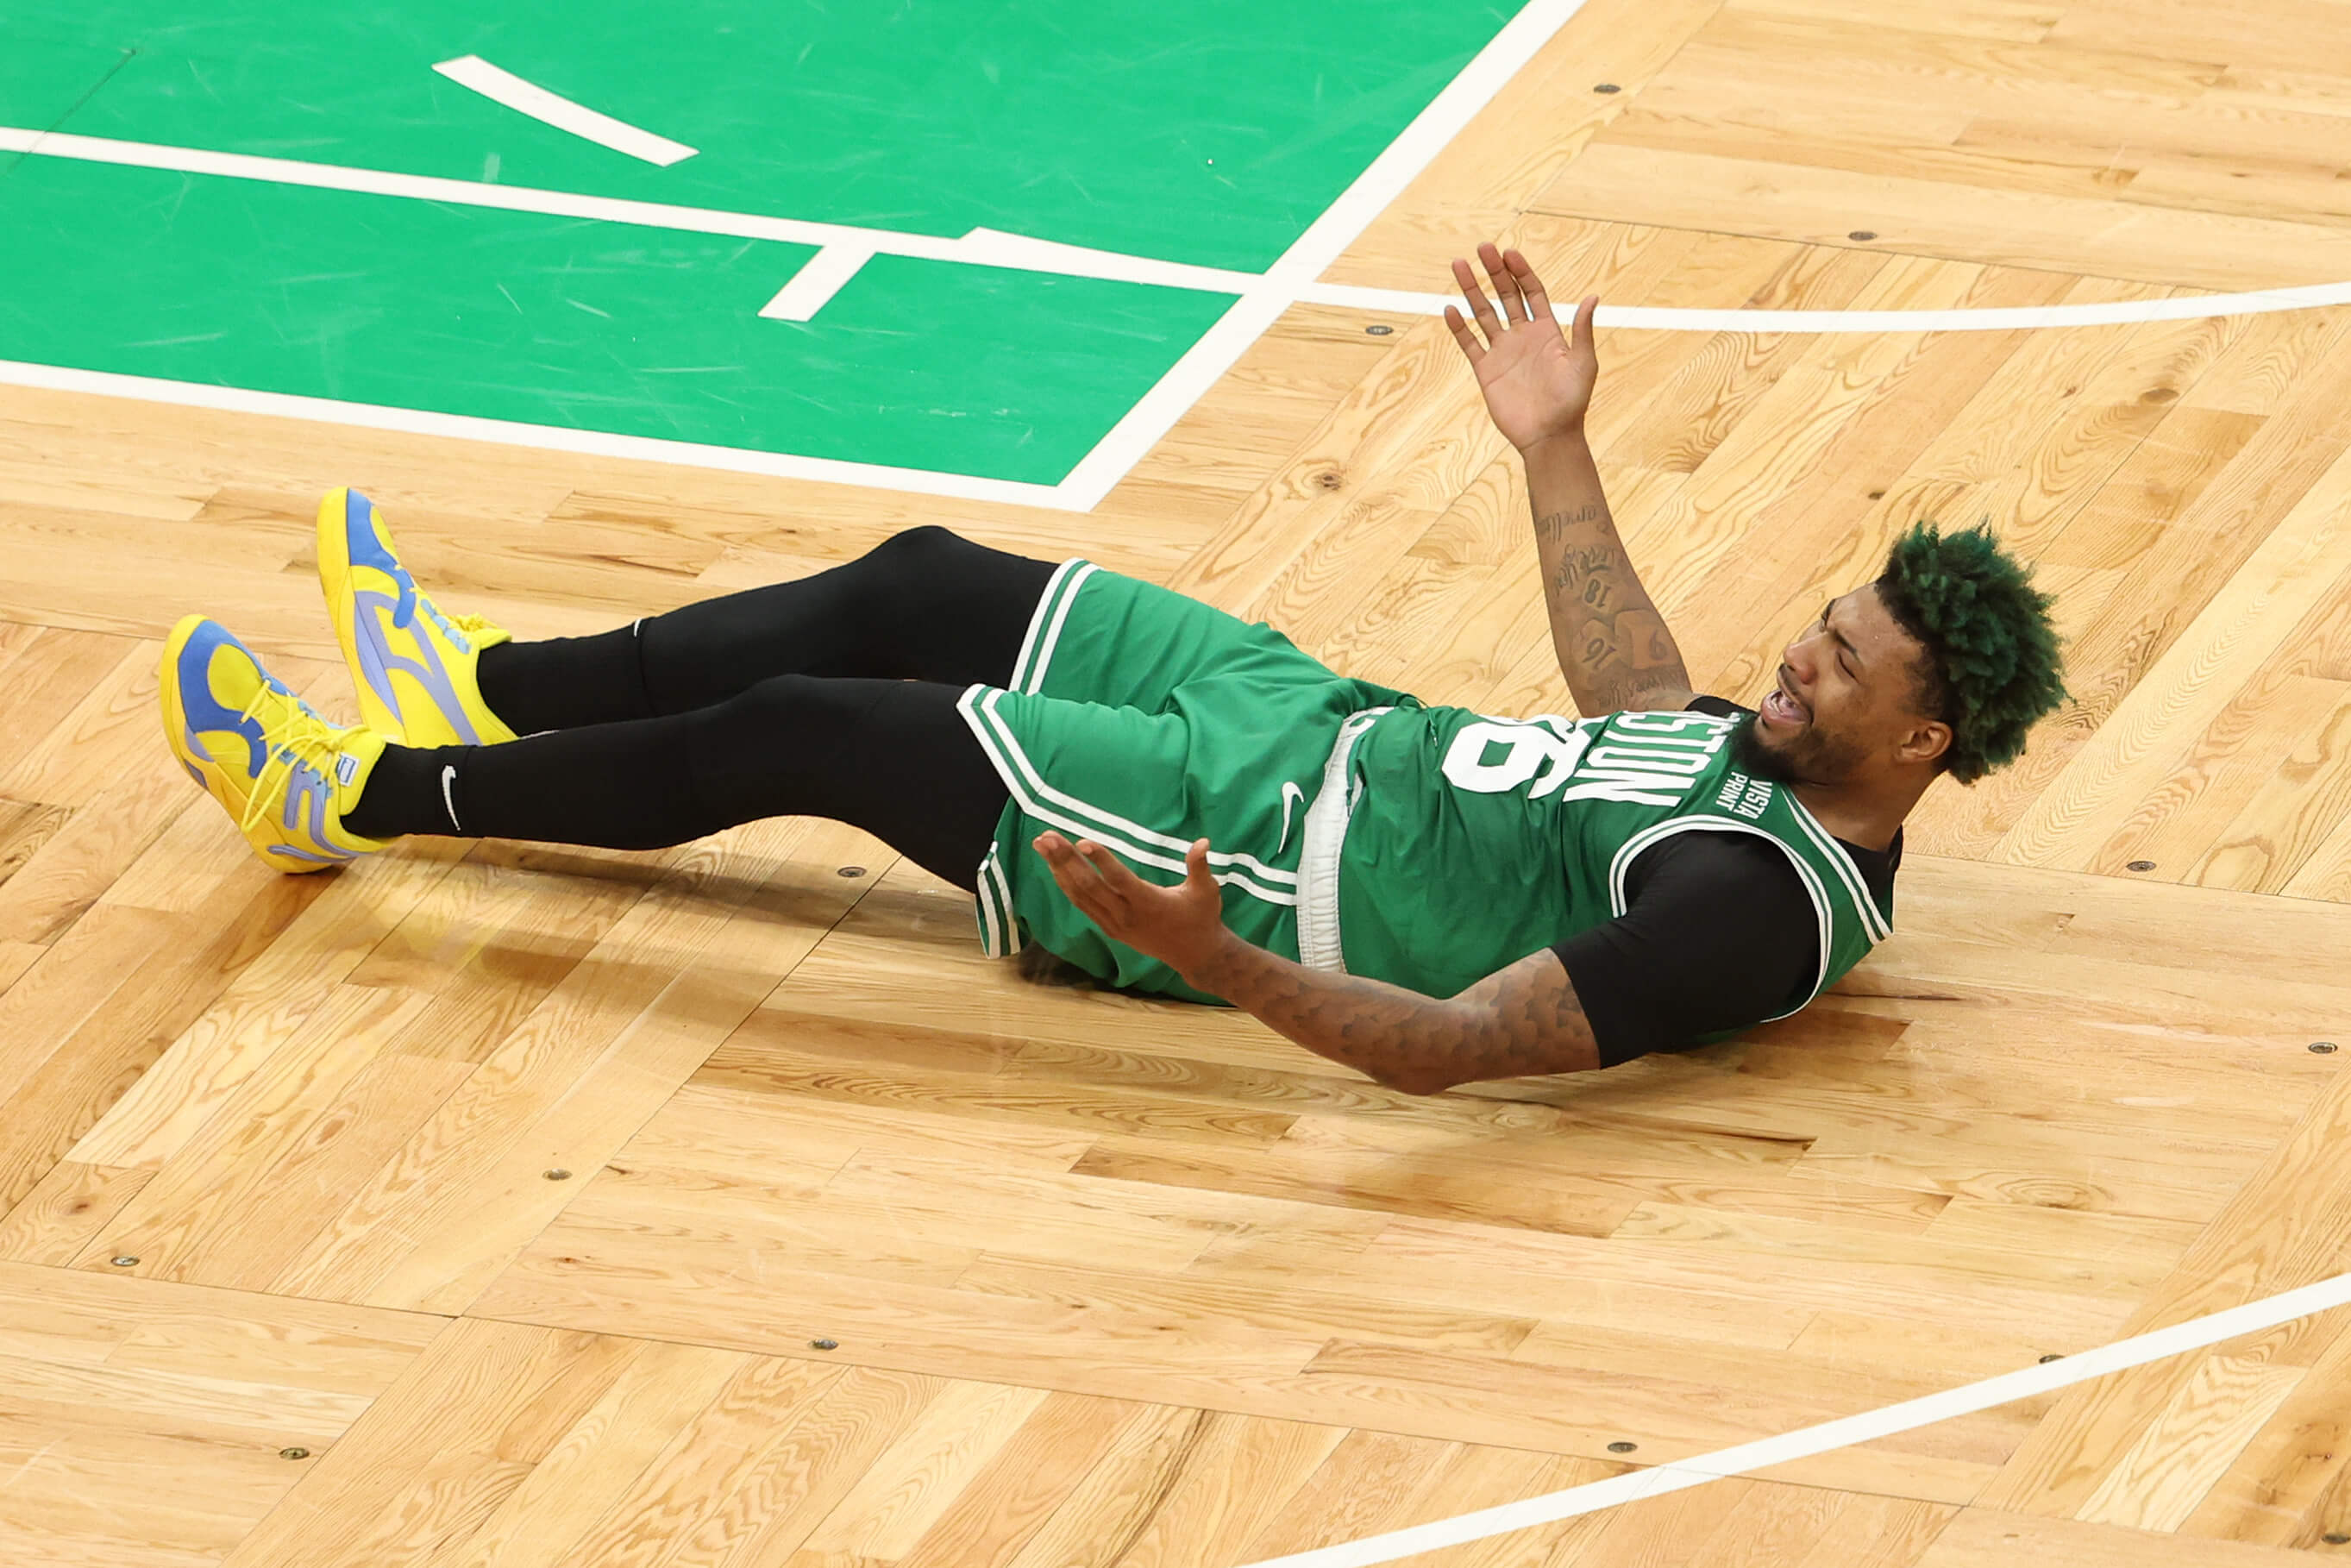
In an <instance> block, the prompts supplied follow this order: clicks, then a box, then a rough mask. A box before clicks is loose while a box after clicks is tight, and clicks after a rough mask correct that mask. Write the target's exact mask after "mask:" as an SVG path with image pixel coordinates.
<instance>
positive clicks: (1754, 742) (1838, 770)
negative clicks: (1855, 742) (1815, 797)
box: [1730, 713, 1861, 784]
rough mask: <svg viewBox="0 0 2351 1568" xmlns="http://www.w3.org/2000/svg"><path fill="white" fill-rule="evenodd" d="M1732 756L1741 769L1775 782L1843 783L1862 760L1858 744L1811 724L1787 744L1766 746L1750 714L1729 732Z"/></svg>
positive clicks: (1753, 775) (1754, 718)
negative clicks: (1834, 737) (1841, 741)
mask: <svg viewBox="0 0 2351 1568" xmlns="http://www.w3.org/2000/svg"><path fill="white" fill-rule="evenodd" d="M1730 759H1731V761H1732V763H1733V764H1735V765H1736V766H1737V767H1738V768H1739V770H1740V772H1742V773H1745V774H1747V775H1748V776H1749V777H1750V778H1754V779H1770V780H1771V782H1772V783H1774V784H1838V783H1842V782H1844V779H1845V777H1846V775H1848V774H1850V773H1851V772H1852V771H1853V770H1854V768H1855V765H1856V764H1857V763H1858V762H1859V761H1860V760H1861V759H1860V757H1859V756H1858V755H1857V752H1856V748H1855V747H1851V746H1846V745H1841V744H1839V743H1838V742H1836V741H1834V740H1832V739H1831V738H1830V737H1827V736H1825V735H1823V734H1822V733H1821V732H1820V729H1819V728H1818V727H1816V726H1814V725H1811V724H1807V725H1805V726H1804V727H1803V728H1802V729H1800V730H1798V731H1797V732H1796V734H1795V735H1794V736H1792V737H1790V738H1789V739H1788V740H1787V741H1786V742H1785V743H1784V744H1782V745H1780V746H1767V745H1765V744H1764V741H1763V736H1762V732H1761V730H1760V729H1759V728H1758V727H1757V716H1756V715H1754V714H1751V713H1750V714H1749V715H1748V716H1746V717H1745V718H1743V719H1740V721H1739V727H1738V728H1737V729H1734V730H1732V731H1731V732H1730Z"/></svg>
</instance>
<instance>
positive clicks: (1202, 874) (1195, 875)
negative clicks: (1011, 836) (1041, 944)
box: [1036, 832, 1225, 976]
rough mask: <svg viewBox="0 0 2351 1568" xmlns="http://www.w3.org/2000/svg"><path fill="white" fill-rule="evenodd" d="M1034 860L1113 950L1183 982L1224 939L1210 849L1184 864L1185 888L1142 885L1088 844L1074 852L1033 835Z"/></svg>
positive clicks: (1200, 849)
mask: <svg viewBox="0 0 2351 1568" xmlns="http://www.w3.org/2000/svg"><path fill="white" fill-rule="evenodd" d="M1036 849H1037V852H1038V853H1039V854H1040V855H1042V856H1044V857H1045V863H1046V864H1047V865H1049V866H1050V867H1051V868H1052V870H1053V880H1054V881H1055V882H1057V883H1060V884H1061V891H1062V892H1063V893H1065V894H1068V895H1069V899H1070V902H1071V904H1076V905H1077V906H1078V908H1079V910H1080V911H1081V913H1082V914H1083V915H1085V916H1086V918H1087V919H1089V920H1091V921H1092V922H1093V923H1094V924H1095V925H1097V926H1099V927H1100V928H1101V929H1102V935H1103V936H1107V937H1109V938H1110V939H1111V940H1113V941H1114V942H1123V943H1125V944H1126V945H1127V946H1130V947H1132V948H1134V950H1135V951H1136V952H1138V953H1141V954H1143V955H1144V956H1146V957H1151V958H1156V959H1158V960H1159V961H1160V962H1161V963H1163V964H1165V965H1166V966H1167V967H1169V968H1172V969H1174V970H1175V972H1176V973H1177V974H1179V975H1187V976H1188V975H1189V974H1191V973H1192V971H1193V969H1194V968H1195V967H1196V966H1197V965H1198V964H1199V962H1200V961H1201V960H1202V959H1203V958H1205V957H1207V955H1208V953H1209V951H1210V950H1211V949H1212V948H1213V947H1215V946H1216V944H1217V939H1218V938H1219V937H1221V936H1223V935H1224V932H1225V911H1224V899H1223V895H1222V894H1219V893H1218V892H1217V879H1216V878H1215V877H1214V876H1213V875H1211V874H1210V873H1209V871H1208V841H1207V840H1206V839H1199V840H1196V841H1194V843H1193V844H1192V847H1191V850H1190V852H1187V853H1186V855H1185V856H1184V872H1185V874H1184V880H1183V881H1182V882H1179V883H1176V884H1175V886H1173V887H1164V886H1161V885H1160V884H1159V883H1150V882H1145V881H1144V880H1143V879H1142V878H1141V877H1139V876H1137V875H1135V874H1134V873H1133V872H1132V871H1129V870H1128V869H1127V868H1126V865H1125V863H1124V862H1122V861H1121V860H1120V859H1119V858H1118V857H1117V856H1116V855H1114V854H1113V853H1111V852H1110V851H1108V850H1106V849H1104V848H1102V845H1100V844H1098V843H1095V842H1094V841H1092V840H1091V839H1080V840H1079V841H1077V842H1076V843H1074V844H1072V843H1071V842H1070V841H1069V840H1067V839H1065V838H1063V837H1062V836H1061V834H1059V833H1054V832H1045V833H1040V834H1038V835H1037V840H1036Z"/></svg>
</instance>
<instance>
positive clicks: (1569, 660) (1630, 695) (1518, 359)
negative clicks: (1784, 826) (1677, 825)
mask: <svg viewBox="0 0 2351 1568" xmlns="http://www.w3.org/2000/svg"><path fill="white" fill-rule="evenodd" d="M1478 257H1479V261H1481V262H1482V263H1484V265H1485V268H1486V277H1487V281H1488V282H1489V284H1490V285H1491V286H1492V287H1493V290H1494V293H1495V295H1496V296H1497V297H1498V298H1499V300H1500V308H1499V310H1498V309H1497V308H1496V306H1495V302H1494V300H1491V299H1489V298H1487V297H1486V290H1485V288H1484V287H1480V286H1479V282H1478V277H1477V275H1476V274H1475V273H1473V272H1472V271H1471V270H1470V268H1469V264H1468V262H1467V261H1456V262H1455V263H1454V264H1453V279H1454V281H1455V282H1456V283H1458V284H1459V285H1460V287H1461V297H1462V298H1463V299H1465V300H1467V301H1468V305H1469V311H1470V315H1471V317H1473V318H1475V319H1476V321H1477V324H1478V325H1477V329H1476V330H1472V329H1471V328H1470V325H1469V322H1468V320H1466V319H1463V317H1462V315H1461V312H1460V311H1459V310H1458V309H1455V308H1452V307H1450V306H1448V307H1447V308H1446V312H1445V321H1446V325H1447V327H1449V328H1450V329H1452V332H1453V339H1454V341H1456V342H1457V343H1458V344H1460V345H1461V352H1462V355H1463V357H1464V358H1466V359H1468V361H1469V365H1470V368H1471V369H1472V370H1473V371H1476V372H1477V376H1478V388H1479V392H1482V393H1483V394H1484V396H1485V399H1486V411H1487V413H1489V414H1491V415H1492V416H1493V420H1494V424H1495V427H1496V428H1497V429H1499V430H1500V431H1501V433H1502V434H1504V435H1506V436H1508V437H1510V444H1512V445H1513V446H1516V447H1517V448H1518V449H1519V455H1520V458H1521V459H1523V460H1524V461H1525V463H1526V465H1527V496H1528V498H1529V500H1530V501H1531V503H1532V506H1533V508H1534V517H1535V549H1536V551H1537V553H1538V555H1539V556H1540V558H1541V562H1542V583H1543V594H1544V596H1545V601H1546V603H1547V605H1548V607H1549V609H1550V612H1551V636H1552V646H1553V648H1555V649H1556V650H1557V652H1558V653H1559V667H1560V669H1561V670H1562V672H1563V673H1564V674H1566V676H1567V686H1568V690H1569V691H1571V692H1573V693H1574V694H1575V706H1576V707H1577V709H1578V710H1579V711H1581V712H1583V713H1585V714H1603V713H1614V712H1616V711H1618V710H1619V709H1623V708H1665V707H1680V706H1683V705H1684V704H1685V703H1687V702H1688V701H1689V697H1690V684H1689V672H1688V671H1687V669H1685V668H1684V667H1683V664H1682V655H1681V650H1680V649H1679V648H1677V647H1676V646H1675V645H1674V639H1673V634H1672V633H1671V632H1668V631H1667V630H1666V622H1665V619H1664V617H1662V616H1660V615H1659V614H1658V613H1657V607H1656V604H1655V603H1653V602H1652V601H1650V599H1649V595H1648V591H1646V589H1644V588H1643V587H1642V586H1641V580H1640V578H1639V577H1638V576H1636V575H1635V573H1634V570H1633V563H1632V562H1631V561H1630V560H1628V559H1625V544H1624V541H1623V540H1622V539H1620V538H1617V537H1616V524H1615V521H1614V519H1613V518H1611V517H1609V515H1608V498H1607V497H1605V496H1604V495H1602V494H1601V490H1600V470H1599V468H1598V466H1597V465H1594V464H1593V460H1592V447H1591V445H1590V444H1589V443H1588V442H1586V441H1585V439H1584V435H1583V416H1584V413H1585V411H1586V410H1587V409H1589V408H1590V407H1591V404H1592V388H1593V383H1594V382H1596V381H1597V380H1598V379H1599V375H1600V356H1599V352H1598V350H1596V348H1595V347H1594V346H1593V332H1592V318H1593V310H1594V309H1595V308H1597V307H1598V305H1599V303H1600V302H1599V300H1598V299H1596V298H1589V299H1586V300H1584V301H1583V304H1582V305H1581V306H1579V307H1577V308H1576V312H1575V325H1574V331H1573V338H1572V339H1571V337H1570V336H1569V335H1568V334H1565V333H1562V332H1561V330H1560V329H1559V321H1558V319H1557V317H1556V316H1554V315H1553V314H1552V304H1551V298H1550V296H1549V295H1548V294H1546V293H1545V292H1544V291H1543V285H1542V279H1541V278H1540V277H1536V276H1535V272H1534V268H1533V267H1530V266H1529V265H1528V264H1527V258H1526V257H1525V256H1521V255H1520V254H1519V253H1518V252H1517V251H1515V250H1513V251H1510V252H1507V253H1505V252H1501V251H1498V250H1496V249H1495V248H1494V247H1493V246H1490V245H1489V246H1479V249H1478ZM1480 334H1482V337H1481V335H1480Z"/></svg>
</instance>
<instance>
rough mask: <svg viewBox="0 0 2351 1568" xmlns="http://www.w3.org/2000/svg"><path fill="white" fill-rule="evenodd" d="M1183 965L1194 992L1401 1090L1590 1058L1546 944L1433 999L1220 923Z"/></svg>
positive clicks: (1586, 1035)
mask: <svg viewBox="0 0 2351 1568" xmlns="http://www.w3.org/2000/svg"><path fill="white" fill-rule="evenodd" d="M1195 968H1196V971H1197V972H1196V973H1186V975H1185V977H1184V978H1185V981H1186V983H1187V984H1189V985H1191V986H1193V987H1194V988H1196V989H1199V990H1203V991H1206V992H1207V993H1208V994H1209V995H1210V996H1212V997H1222V998H1225V1000H1227V1001H1228V1002H1230V1003H1232V1004H1233V1006H1235V1007H1237V1008H1238V1009H1241V1010H1242V1011H1243V1012H1246V1013H1250V1014H1253V1015H1254V1016H1255V1017H1257V1018H1258V1019H1260V1020H1262V1021H1263V1022H1265V1023H1266V1024H1267V1025H1269V1026H1270V1027H1271V1028H1273V1029H1275V1030H1279V1031H1280V1033H1282V1034H1285V1035H1288V1036H1289V1037H1290V1039H1291V1040H1296V1041H1297V1042H1298V1043H1299V1044H1301V1045H1302V1046H1304V1047H1305V1048H1306V1049H1307V1050H1309V1051H1312V1052H1314V1053H1315V1054H1316V1055H1317V1056H1327V1057H1329V1058H1330V1059H1331V1060H1332V1061H1337V1062H1342V1063H1343V1064H1345V1065H1346V1066H1349V1067H1352V1068H1353V1069H1354V1070H1355V1071H1358V1072H1361V1073H1364V1075H1366V1076H1367V1077H1370V1078H1374V1079H1376V1080H1378V1081H1379V1082H1382V1083H1384V1084H1386V1085H1387V1086H1388V1087H1389V1088H1391V1089H1401V1090H1403V1091H1404V1092H1405V1093H1407V1094H1437V1093H1441V1092H1444V1091H1446V1090H1447V1089H1450V1088H1452V1087H1453V1086H1454V1085H1455V1084H1457V1083H1475V1082H1480V1081H1481V1080H1484V1079H1489V1078H1525V1077H1531V1076H1534V1075H1537V1074H1541V1073H1550V1072H1583V1071H1587V1070H1589V1069H1592V1068H1595V1067H1598V1066H1599V1065H1600V1047H1599V1044H1598V1043H1597V1042H1596V1041H1595V1040H1593V1037H1592V1026H1591V1024H1590V1023H1588V1022H1587V1021H1585V1019H1584V1016H1583V1007H1582V1006H1581V1005H1580V1004H1579V1003H1578V1002H1577V1001H1576V999H1575V987H1574V986H1573V984H1571V983H1570V982H1569V980H1568V977H1567V968H1566V967H1565V966H1564V965H1562V963H1561V962H1560V961H1559V955H1558V954H1556V953H1554V952H1552V951H1551V950H1550V949H1549V948H1545V949H1543V951H1541V952H1540V953H1532V954H1530V955H1528V956H1526V957H1523V958H1521V959H1520V960H1519V961H1518V962H1517V963H1515V964H1512V965H1511V966H1510V967H1509V968H1507V969H1502V970H1500V971H1499V972H1497V973H1495V974H1491V975H1489V976H1487V977H1485V978H1484V979H1482V980H1480V981H1479V982H1478V983H1477V984H1476V985H1474V986H1472V987H1470V988H1468V990H1466V991H1464V992H1462V993H1461V994H1460V995H1459V996H1458V997H1454V998H1451V999H1449V1000H1444V1001H1440V1000H1437V998H1432V997H1424V996H1422V995H1420V994H1419V993H1418V992H1416V991H1407V990H1405V988H1403V987H1401V986H1391V985H1386V984H1384V983H1383V982H1381V981H1378V980H1366V979H1364V978H1362V977H1359V976H1354V975H1330V974H1324V973H1323V972H1322V971H1321V970H1319V969H1309V968H1307V967H1305V966H1303V965H1301V964H1293V963H1291V962H1290V960H1289V959H1287V958H1283V957H1279V956H1275V955H1274V954H1271V953H1269V952H1267V951H1266V950H1265V949H1264V948H1262V947H1259V946H1253V945H1251V944H1249V943H1248V942H1245V941H1243V940H1241V938H1239V937H1238V936H1234V935H1233V934H1232V933H1231V932H1230V931H1229V930H1228V931H1227V932H1225V934H1224V940H1223V941H1221V942H1219V943H1218V944H1217V946H1215V947H1214V948H1213V949H1211V950H1210V952H1209V953H1208V955H1207V956H1206V957H1205V958H1204V959H1203V960H1202V961H1201V962H1199V963H1198V964H1196V966H1195Z"/></svg>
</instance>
